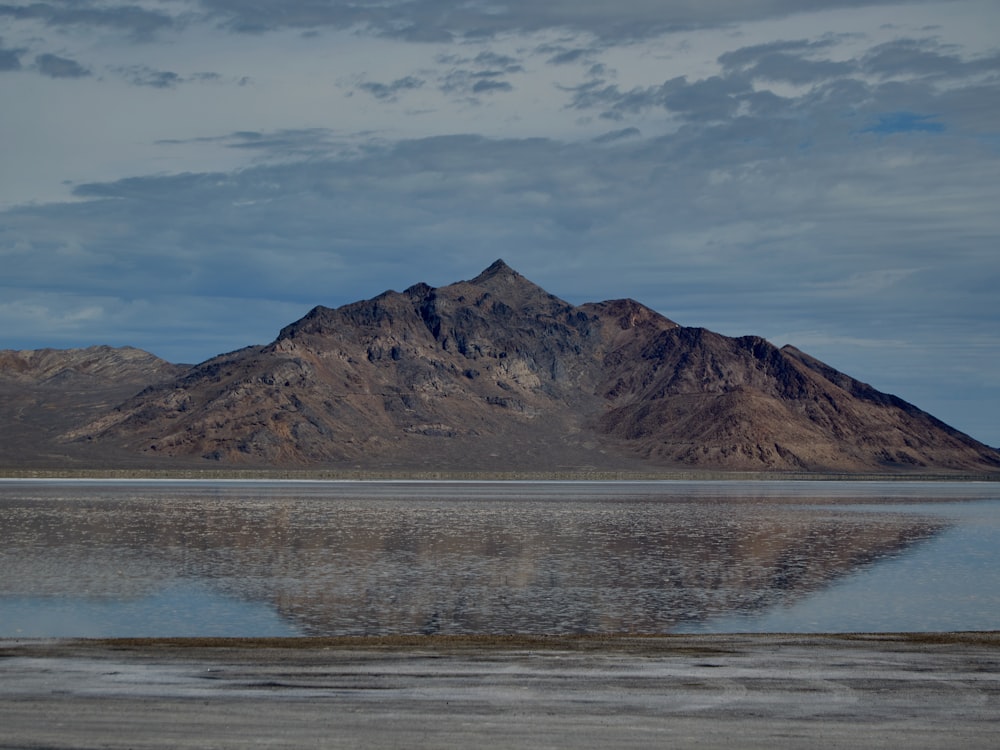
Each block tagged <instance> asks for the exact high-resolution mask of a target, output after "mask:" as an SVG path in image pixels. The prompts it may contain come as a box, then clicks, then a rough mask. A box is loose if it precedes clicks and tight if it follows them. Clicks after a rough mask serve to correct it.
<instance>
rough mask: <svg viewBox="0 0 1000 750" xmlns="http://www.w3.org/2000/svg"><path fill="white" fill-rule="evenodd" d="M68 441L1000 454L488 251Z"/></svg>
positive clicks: (866, 396) (822, 464)
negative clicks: (434, 283) (580, 293)
mask: <svg viewBox="0 0 1000 750" xmlns="http://www.w3.org/2000/svg"><path fill="white" fill-rule="evenodd" d="M62 440H63V441H64V443H65V444H66V445H70V446H72V445H85V444H86V445H90V446H96V447H97V448H101V449H106V450H109V451H110V450H114V451H117V450H122V451H126V452H128V453H130V454H132V455H142V456H145V457H146V458H148V459H152V458H153V457H167V458H168V459H171V460H180V459H183V460H188V461H197V462H210V463H216V462H222V463H224V464H226V465H234V466H296V467H362V468H382V469H421V468H423V469H453V470H455V469H458V470H565V469H580V468H586V467H595V468H620V469H627V468H631V469H636V468H638V469H642V468H645V469H656V468H676V467H682V468H683V467H687V468H706V469H724V470H751V471H754V470H770V471H786V470H792V471H836V472H840V471H845V472H856V471H880V472H885V471H897V470H898V471H906V470H914V469H919V470H954V471H963V472H993V471H1000V453H998V452H997V451H996V450H993V449H991V448H989V447H987V446H985V445H983V444H981V443H979V442H977V441H975V440H973V439H972V438H970V437H969V436H967V435H964V434H962V433H960V432H958V431H956V430H954V429H952V428H950V427H948V426H947V425H945V424H943V423H942V422H940V421H939V420H936V419H935V418H933V417H931V416H930V415H928V414H926V413H925V412H922V411H921V410H919V409H918V408H916V407H915V406H913V405H911V404H908V403H906V402H904V401H902V400H900V399H898V398H896V397H894V396H890V395H887V394H884V393H880V392H879V391H876V390H875V389H874V388H872V387H870V386H868V385H866V384H864V383H860V382H858V381H856V380H854V379H853V378H850V377H849V376H847V375H844V374H843V373H840V372H837V371H836V370H834V369H833V368H831V367H829V366H827V365H825V364H823V363H821V362H819V361H817V360H815V359H813V358H811V357H809V356H808V355H806V354H804V353H802V352H800V351H798V350H797V349H794V348H792V347H785V348H783V349H778V348H776V347H774V346H773V345H771V344H769V343H768V342H767V341H765V340H764V339H761V338H758V337H753V336H748V337H741V338H729V337H726V336H721V335H719V334H716V333H712V332H711V331H707V330H704V329H700V328H687V327H682V326H679V325H677V324H676V323H674V322H672V321H670V320H668V319H667V318H664V317H663V316H661V315H659V314H658V313H656V312H654V311H652V310H650V309H649V308H646V307H644V306H642V305H641V304H639V303H637V302H634V301H632V300H615V301H609V302H601V303H593V304H585V305H581V306H573V305H570V304H569V303H567V302H565V301H563V300H560V299H558V298H557V297H554V296H553V295H551V294H549V293H548V292H546V291H545V290H543V289H541V288H540V287H538V286H536V285H535V284H533V283H532V282H530V281H528V280H527V279H525V278H524V277H523V276H521V275H520V274H518V273H516V272H515V271H514V270H512V269H511V268H509V267H508V266H507V265H506V264H504V263H503V262H502V261H497V262H496V263H494V264H493V265H492V266H490V267H489V268H487V269H486V270H485V271H483V273H481V274H480V275H479V276H477V277H476V278H474V279H471V280H469V281H460V282H457V283H455V284H450V285H448V286H444V287H440V288H432V287H430V286H427V285H426V284H417V285H415V286H413V287H410V288H409V289H407V290H405V291H404V292H395V291H388V292H385V293H384V294H381V295H379V296H378V297H375V298H374V299H371V300H367V301H362V302H356V303H353V304H349V305H345V306H343V307H340V308H337V309H330V308H326V307H317V308H315V309H313V310H312V311H311V312H309V313H308V314H307V315H306V316H305V317H303V318H302V319H301V320H299V321H297V322H295V323H293V324H291V325H289V326H287V327H286V328H284V329H283V330H282V331H281V332H280V333H279V335H278V337H277V339H276V340H275V341H273V342H272V343H270V344H267V345H265V346H253V347H248V348H246V349H241V350H239V351H236V352H231V353H228V354H223V355H220V356H218V357H215V358H213V359H211V360H208V361H207V362H204V363H202V364H200V365H197V366H195V367H193V368H191V369H189V370H187V371H185V372H184V373H183V374H180V375H179V376H178V377H175V378H173V379H168V380H165V381H163V382H158V383H155V382H154V383H152V384H151V385H150V386H149V387H148V388H146V389H145V390H143V391H142V392H141V393H138V394H137V395H135V396H133V397H132V398H129V399H128V400H126V401H124V402H123V403H122V404H120V405H119V406H118V407H117V408H115V409H113V410H108V411H107V412H106V413H105V414H103V415H101V416H100V417H99V418H97V419H94V420H92V421H90V422H89V423H87V424H85V425H82V426H79V427H76V428H75V429H71V430H68V431H67V432H66V433H64V435H63V437H62Z"/></svg>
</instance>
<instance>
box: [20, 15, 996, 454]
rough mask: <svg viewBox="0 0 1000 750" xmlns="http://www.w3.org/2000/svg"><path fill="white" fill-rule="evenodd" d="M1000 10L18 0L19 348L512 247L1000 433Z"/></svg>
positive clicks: (157, 345) (281, 315)
mask: <svg viewBox="0 0 1000 750" xmlns="http://www.w3.org/2000/svg"><path fill="white" fill-rule="evenodd" d="M998 31H1000V3H997V2H996V0H929V1H927V2H920V1H917V2H892V1H890V0H616V2H613V3H612V2H607V0H544V1H541V0H497V1H496V2H494V1H493V0H253V1H251V0H38V1H35V0H28V1H24V0H13V2H3V0H0V349H35V348H42V347H58V348H63V347H78V346H89V345H93V344H111V345H115V346H122V345H132V346H137V347H140V348H143V349H147V350H149V351H151V352H153V353H155V354H157V355H159V356H161V357H164V358H166V359H169V360H171V361H174V362H190V363H194V362H198V361H202V360H204V359H207V358H209V357H211V356H213V355H215V354H218V353H221V352H224V351H230V350H233V349H237V348H240V347H243V346H247V345H250V344H262V343H267V342H269V341H271V340H273V339H274V337H275V336H276V334H277V332H278V330H279V329H280V328H281V327H282V326H284V325H286V324H287V323H290V322H292V321H294V320H296V319H298V318H299V317H301V316H302V315H303V314H305V313H306V312H307V311H308V310H309V309H310V308H312V307H313V306H315V305H320V304H321V305H326V306H329V307H336V306H339V305H341V304H345V303H348V302H353V301H355V300H359V299H368V298H371V297H374V296H375V295H377V294H379V293H381V292H382V291H384V290H386V289H397V290H402V289H405V288H407V287H409V286H411V285H412V284H414V283H417V282H421V281H422V282H426V283H428V284H431V285H432V286H441V285H444V284H448V283H451V282H453V281H458V280H460V279H469V278H472V277H474V276H475V275H477V274H478V273H479V272H480V271H482V270H483V269H484V268H485V267H487V266H488V265H489V264H490V263H492V262H493V261H494V260H496V259H497V258H503V259H504V260H505V261H506V262H507V263H508V264H509V265H511V266H512V267H513V268H515V269H516V270H518V271H519V272H520V273H522V274H523V275H524V276H526V277H528V278H529V279H531V280H532V281H534V282H535V283H537V284H539V285H541V286H543V287H544V288H545V289H547V290H548V291H550V292H552V293H553V294H555V295H557V296H559V297H561V298H563V299H565V300H567V301H568V302H571V303H574V304H580V303H583V302H588V301H599V300H604V299H615V298H621V297H631V298H633V299H636V300H638V301H640V302H642V303H644V304H646V305H648V306H650V307H652V308H654V309H655V310H657V311H659V312H661V313H663V314H664V315H666V316H667V317H669V318H671V319H672V320H675V321H676V322H678V323H680V324H682V325H690V326H701V327H705V328H710V329H712V330H715V331H718V332H720V333H723V334H726V335H731V336H737V335H746V334H754V335H759V336H763V337H765V338H767V339H768V340H770V341H772V342H773V343H775V344H777V345H784V344H793V345H795V346H797V347H798V348H800V349H802V350H803V351H806V352H808V353H809V354H811V355H813V356H815V357H818V358H819V359H821V360H823V361H824V362H826V363H828V364H830V365H831V366H833V367H836V368H837V369H839V370H841V371H843V372H846V373H848V374H849V375H852V376H854V377H856V378H858V379H860V380H863V381H865V382H867V383H870V384H871V385H873V386H875V387H876V388H878V389H880V390H883V391H887V392H889V393H893V394H895V395H898V396H900V397H902V398H904V399H906V400H908V401H910V402H912V403H915V404H916V405H918V406H919V407H921V408H922V409H925V410H926V411H929V412H930V413H932V414H934V415H935V416H937V417H938V418H940V419H942V420H944V421H945V422H947V423H949V424H951V425H953V426H955V427H957V428H958V429H960V430H962V431H964V432H967V433H969V434H971V435H972V436H973V437H975V438H977V439H979V440H982V441H984V442H986V443H988V444H990V445H994V446H1000V293H998V292H997V290H998V288H1000V247H998V238H1000V34H998Z"/></svg>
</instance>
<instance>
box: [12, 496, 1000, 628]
mask: <svg viewBox="0 0 1000 750" xmlns="http://www.w3.org/2000/svg"><path fill="white" fill-rule="evenodd" d="M0 574H2V577H0V637H50V636H141V635H161V636H186V635H238V636H266V635H325V634H387V633H483V632H489V633H507V632H517V633H576V632H580V633H583V632H589V633H593V632H614V633H620V632H629V633H666V632H709V631H716V632H727V631H728V632H735V631H786V632H788V631H799V632H808V631H841V632H844V631H895V630H993V629H998V628H1000V484H986V483H983V484H980V483H909V482H907V483H878V482H830V483H827V482H815V483H814V482H808V483H801V482H798V483H795V482H753V483H738V482H594V483H591V482H580V483H577V482H552V483H537V482H535V483H532V482H511V483H490V482H455V483H440V482H173V481H169V482H168V481H158V482H157V481H115V482H106V481H94V482H88V481H27V480H23V481H17V480H8V481H4V480H0Z"/></svg>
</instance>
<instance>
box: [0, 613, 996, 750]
mask: <svg viewBox="0 0 1000 750" xmlns="http://www.w3.org/2000/svg"><path fill="white" fill-rule="evenodd" d="M998 740H1000V632H998V631H985V632H966V633H854V634H829V635H824V634H809V635H797V634H759V635H757V634H750V635H740V634H734V635H665V636H630V635H617V636H530V635H510V636H414V637H389V638H279V639H272V638H268V639H241V638H222V639H198V638H194V639H190V638H186V639H170V638H157V639H94V640H91V639H76V640H74V639H51V640H49V639H43V640H33V641H16V640H11V639H3V640H0V747H3V748H8V747H9V748H13V747H46V748H72V747H98V746H99V747H104V748H113V749H118V748H121V749H122V750H124V748H136V747H142V748H168V747H169V748H195V747H214V748H242V747H246V746H249V745H254V744H257V745H263V746H267V747H281V748H283V747H288V748H291V747H374V748H390V747H417V748H425V747H426V748H431V747H435V748H437V747H445V746H450V747H479V748H484V749H488V748H514V747H518V748H521V747H525V748H546V747H576V748H606V747H625V748H630V747H635V748H639V747H650V746H671V747H700V748H719V749H720V750H722V749H726V750H731V748H732V747H741V748H743V747H750V748H756V747H760V748H765V747H766V748H800V747H806V746H822V747H843V748H851V750H855V749H856V748H857V747H871V746H878V747H899V748H908V749H909V748H940V747H947V746H951V747H968V748H989V747H996V745H997V742H998Z"/></svg>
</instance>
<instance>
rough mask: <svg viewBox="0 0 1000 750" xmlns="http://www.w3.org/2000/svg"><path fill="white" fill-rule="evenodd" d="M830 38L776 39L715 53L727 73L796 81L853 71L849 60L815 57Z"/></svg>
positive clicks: (827, 47)
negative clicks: (811, 39) (816, 39)
mask: <svg viewBox="0 0 1000 750" xmlns="http://www.w3.org/2000/svg"><path fill="white" fill-rule="evenodd" d="M834 45H835V41H834V40H832V39H825V40H818V41H806V40H802V41H776V42H769V43H767V44H759V45H754V46H751V47H743V48H740V49H737V50H733V51H732V52H726V53H723V54H722V55H720V56H719V63H720V64H721V65H722V66H723V68H724V69H725V70H726V71H727V74H728V75H733V74H737V73H738V74H740V75H742V76H745V77H747V78H750V79H754V78H759V79H763V80H766V81H783V82H787V83H792V84H796V85H803V84H810V83H815V82H817V81H822V80H827V79H830V78H840V77H844V76H847V75H851V74H853V73H854V72H856V71H857V68H858V66H857V64H856V63H855V62H853V61H832V60H823V59H819V60H817V59H815V56H816V53H818V52H823V51H830V48H831V47H833V46H834Z"/></svg>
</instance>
